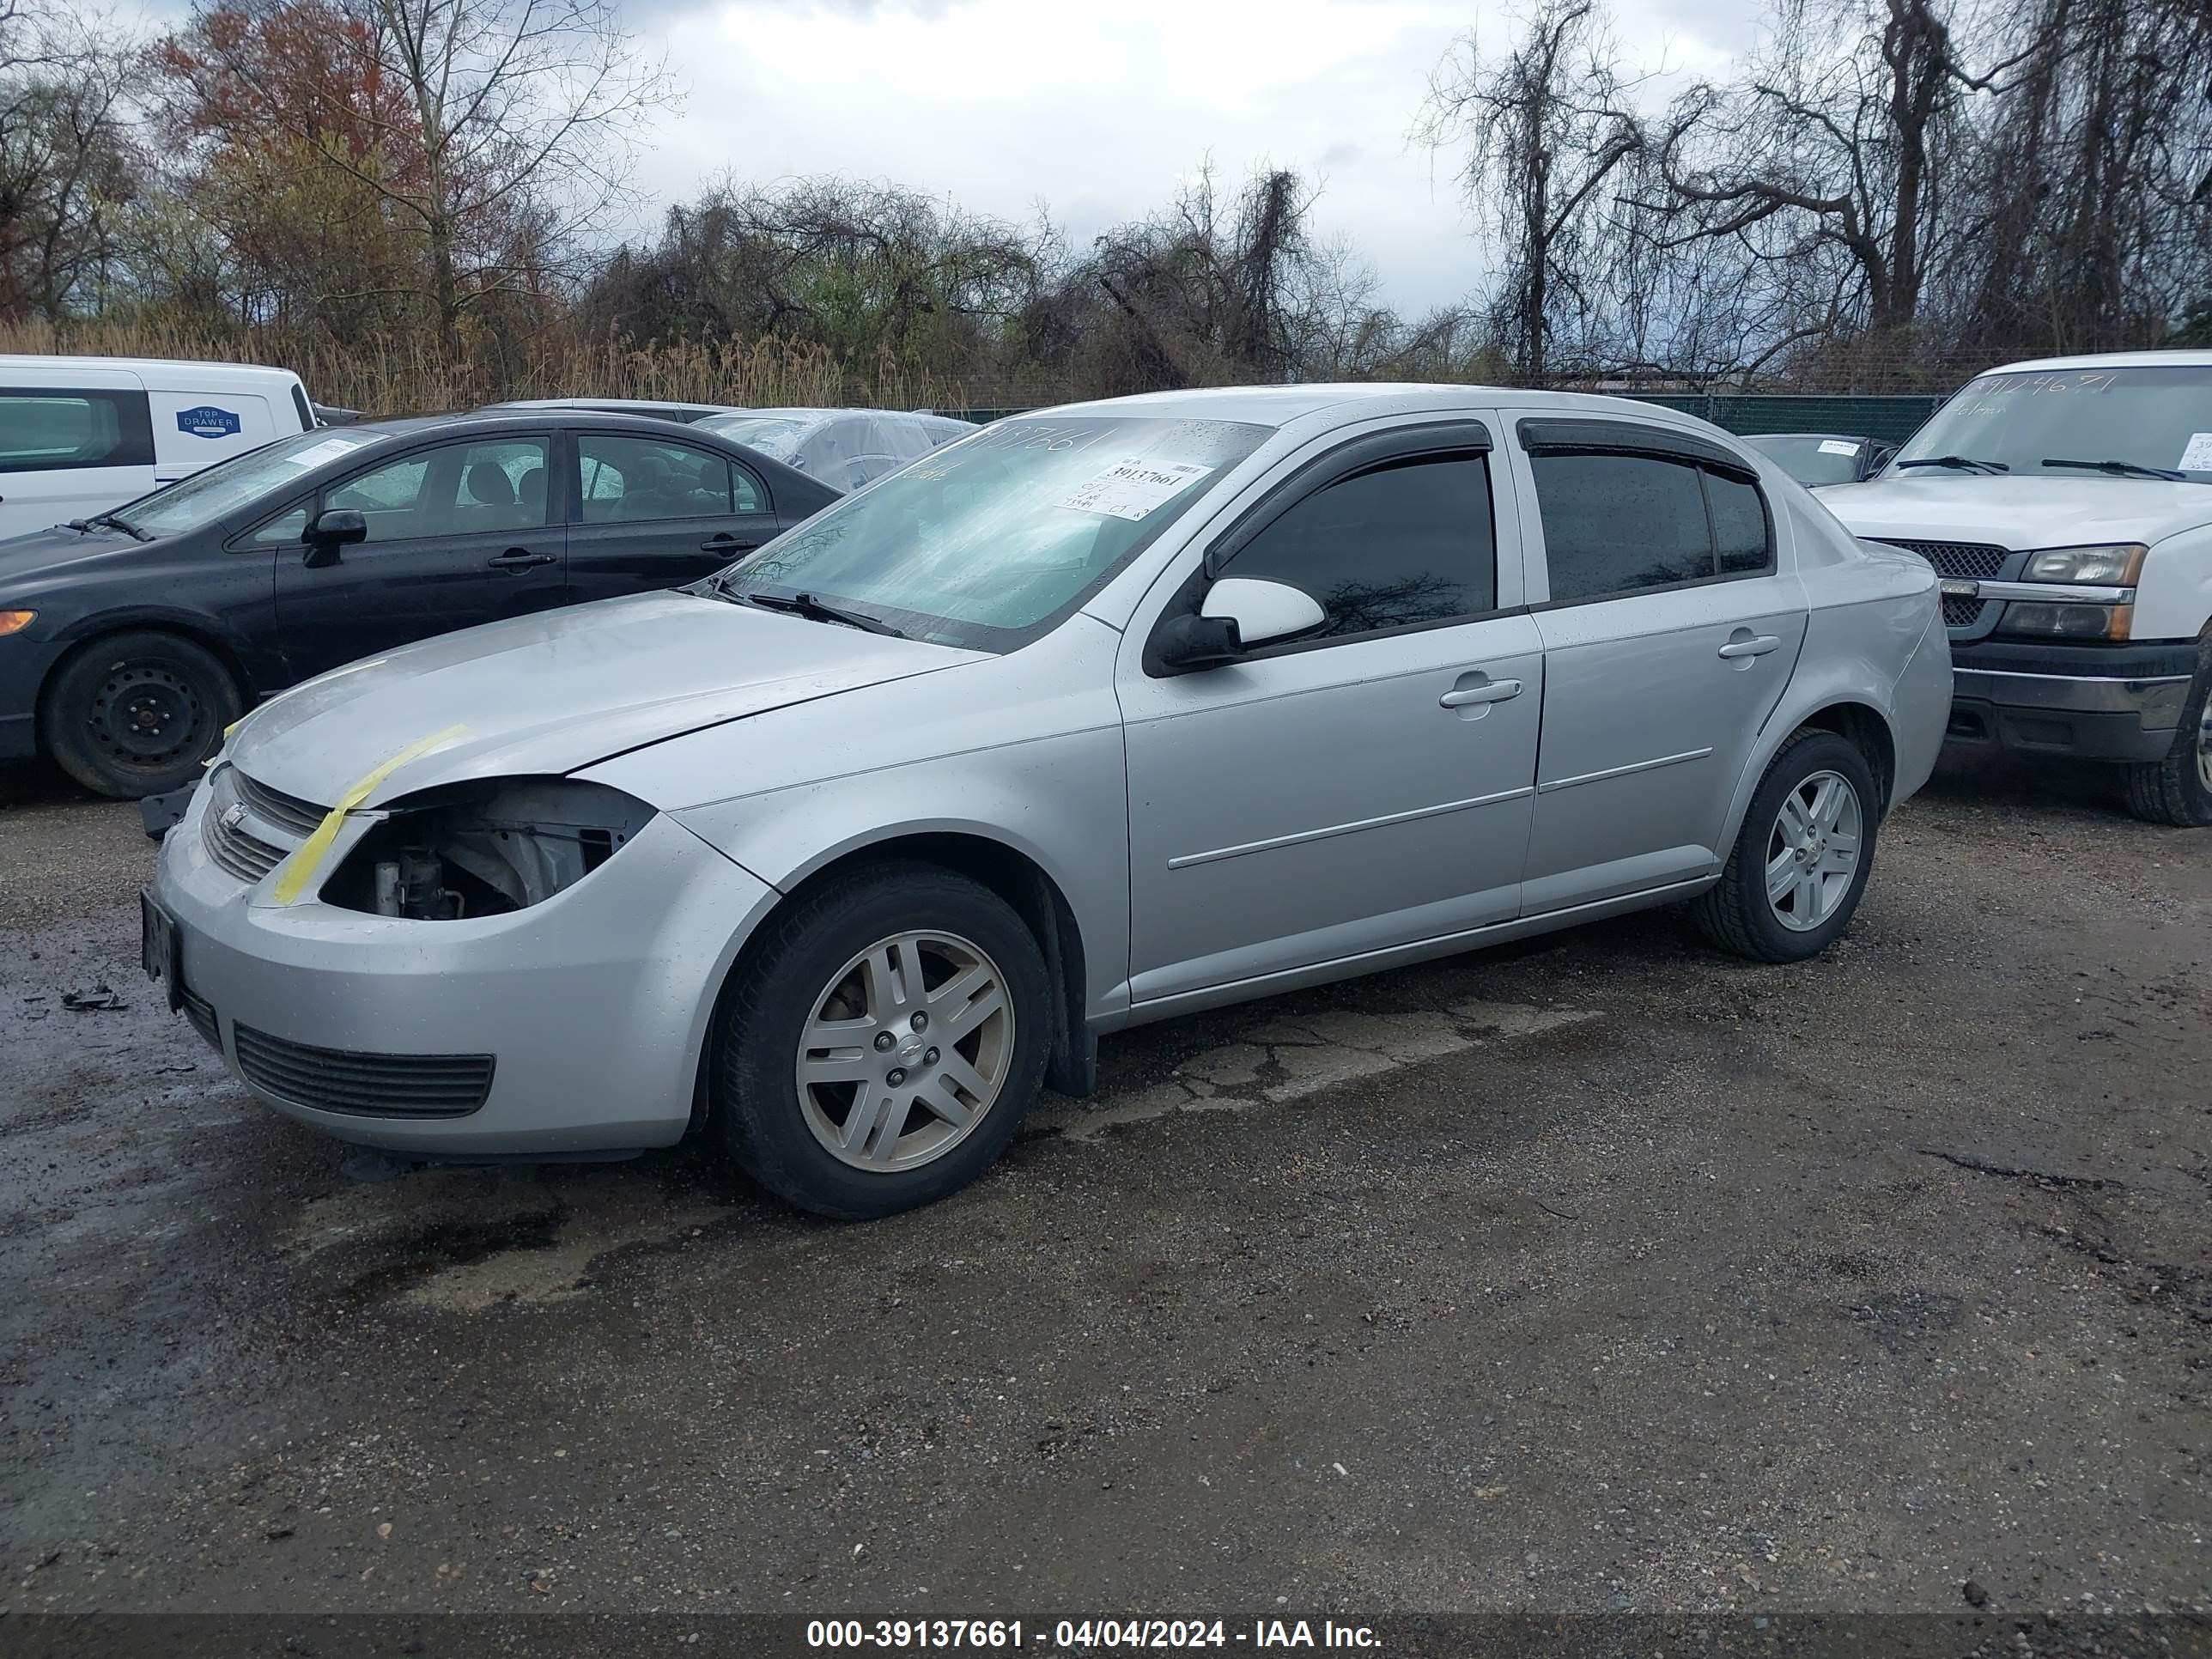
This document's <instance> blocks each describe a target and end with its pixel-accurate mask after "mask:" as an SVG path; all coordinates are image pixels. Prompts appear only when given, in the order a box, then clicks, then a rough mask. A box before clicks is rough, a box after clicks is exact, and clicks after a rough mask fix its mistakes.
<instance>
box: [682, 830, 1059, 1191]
mask: <svg viewBox="0 0 2212 1659" xmlns="http://www.w3.org/2000/svg"><path fill="white" fill-rule="evenodd" d="M1052 1010H1053V1000H1052V997H1051V994H1050V987H1049V981H1048V975H1047V972H1046V969H1045V963H1044V957H1043V953H1042V951H1040V950H1039V949H1038V947H1037V943H1036V938H1035V937H1034V935H1032V934H1031V933H1030V929H1029V927H1028V926H1027V924H1026V923H1024V921H1023V920H1022V918H1021V917H1020V916H1019V915H1017V914H1016V913H1015V912H1014V910H1013V909H1012V907H1011V906H1009V905H1008V904H1007V903H1006V901H1005V900H1004V899H1001V898H1000V897H999V896H998V895H996V894H995V893H994V892H992V891H991V890H989V889H987V888H986V887H983V886H981V884H978V883H975V882H973V881H970V880H969V879H968V878H966V877H964V876H962V875H959V874H957V873H956V872H952V871H951V870H947V869H944V868H941V867H939V866H934V865H927V864H920V863H915V862H910V861H904V860H900V861H895V862H894V861H886V862H884V863H880V864H874V865H870V866H865V867H862V868H860V869H859V870H856V871H854V872H850V873H849V874H846V875H843V876H835V875H833V876H832V877H830V878H828V879H827V880H826V881H825V882H824V883H823V885H821V886H819V887H817V888H816V889H814V890H812V891H811V892H802V893H801V894H800V895H799V896H798V897H797V898H795V899H794V900H793V901H792V902H790V903H789V904H788V905H787V907H786V908H785V909H784V910H783V911H781V912H780V913H779V914H778V915H775V916H774V917H772V918H770V920H769V922H768V924H767V925H766V927H764V928H763V933H762V935H761V936H760V939H758V941H757V943H756V945H754V947H753V948H751V949H749V950H748V951H747V952H746V954H745V956H744V958H743V959H742V960H741V961H740V962H739V963H738V969H737V971H736V973H735V975H733V977H732V983H731V987H730V990H729V994H727V995H726V997H725V999H724V1002H723V1007H722V1010H721V1012H720V1015H719V1016H718V1029H717V1030H716V1033H715V1042H716V1060H715V1066H714V1085H715V1087H714V1115H715V1117H716V1119H717V1120H718V1121H719V1123H720V1127H721V1132H722V1135H723V1139H724V1141H725V1144H726V1145H727V1146H728V1147H729V1149H730V1151H731V1152H732V1153H733V1154H734V1155H735V1157H736V1158H737V1159H738V1162H739V1163H741V1164H744V1167H745V1168H746V1169H747V1170H749V1171H750V1172H751V1173H752V1175H753V1176H755V1177H756V1178H757V1179H758V1180H759V1181H760V1182H761V1183H762V1184H763V1185H764V1186H766V1187H768V1188H770V1189H771V1190H773V1191H775V1192H776V1193H778V1194H781V1195H782V1196H783V1197H785V1198H787V1199H788V1200H791V1202H793V1204H796V1205H798V1206H799V1207H801V1208H802V1209H807V1210H812V1211H814V1212H817V1213H818V1214H822V1215H828V1216H835V1217H837V1218H841V1219H846V1220H862V1219H866V1218H872V1217H875V1216H882V1215H889V1214H891V1213H893V1212H896V1211H899V1210H903V1209H908V1208H910V1207H912V1206H915V1205H917V1204H927V1203H929V1202H931V1201H932V1200H935V1199H938V1198H941V1197H943V1196H944V1195H945V1194H947V1193H950V1192H952V1191H954V1190H955V1189H956V1188H960V1187H963V1186H964V1185H966V1184H967V1183H968V1182H969V1181H972V1180H973V1179H975V1176H977V1175H979V1174H981V1172H982V1170H984V1169H985V1168H986V1167H987V1166H988V1165H989V1164H990V1163H991V1162H992V1160H993V1159H994V1158H997V1157H998V1155H999V1153H1000V1152H1001V1151H1002V1150H1004V1148H1005V1147H1006V1143H1007V1142H1008V1141H1009V1140H1011V1139H1012V1138H1013V1133H1014V1131H1015V1129H1016V1128H1017V1127H1018V1126H1019V1124H1020V1121H1021V1118H1022V1115H1023V1114H1024V1112H1026V1111H1027V1110H1028V1109H1029V1106H1030V1102H1031V1100H1033V1099H1034V1098H1035V1097H1036V1091H1037V1089H1038V1087H1039V1085H1040V1084H1041V1082H1042V1077H1043V1073H1044V1065H1045V1060H1046V1055H1047V1049H1048V1046H1049V1038H1050V1032H1051V1030H1052V1025H1053V1018H1052Z"/></svg>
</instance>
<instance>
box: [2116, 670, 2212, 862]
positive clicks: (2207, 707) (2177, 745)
mask: <svg viewBox="0 0 2212 1659" xmlns="http://www.w3.org/2000/svg"><path fill="white" fill-rule="evenodd" d="M2125 779H2126V787H2127V793H2128V810H2129V811H2130V812H2133V813H2134V814H2135V815H2136V817H2139V818H2141V819H2142V820H2143V821H2144V822H2145V823H2170V824H2172V825H2174V826H2175V827H2176V828H2178V829H2202V828H2203V827H2204V826H2205V825H2207V824H2212V640H2206V641H2203V642H2202V643H2200V644H2199V645H2198V646H2197V673H2196V676H2195V678H2192V679H2191V681H2190V684H2189V696H2188V697H2187V698H2186V699H2185V701H2184V702H2183V703H2182V705H2181V723H2180V727H2179V730H2177V731H2176V732H2174V734H2173V747H2172V749H2170V750H2167V751H2166V757H2165V758H2164V759H2162V760H2154V761H2137V762H2135V763H2131V764H2130V765H2129V766H2128V767H2127V768H2126V769H2125Z"/></svg>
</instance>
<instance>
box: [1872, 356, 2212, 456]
mask: <svg viewBox="0 0 2212 1659" xmlns="http://www.w3.org/2000/svg"><path fill="white" fill-rule="evenodd" d="M1938 456H1960V457H1963V458H1965V459H1967V460H1972V461H1994V462H1996V463H1997V464H1998V465H2001V466H2002V467H2003V468H2004V469H2005V471H2007V472H2008V473H2010V474H2015V475H2016V474H2019V473H2022V472H2032V473H2041V474H2044V475H2045V476H2049V477H2069V478H2095V477H2098V476H2099V475H2098V474H2097V473H2096V472H2093V471H2086V470H2084V469H2082V468H2080V467H2066V466H2051V465H2048V463H2049V462H2051V461H2054V460H2059V461H2118V462H2122V463H2124V465H2126V466H2130V467H2137V468H2148V469H2151V470H2152V471H2157V472H2178V473H2179V474H2181V475H2182V477H2185V478H2186V479H2188V480H2190V481H2191V482H2193V483H2212V367H2204V368H2191V367H2187V366H2184V365H2181V364H2175V365H2172V366H2171V367H2168V366H2166V365H2163V364H2161V365H2160V366H2158V367H2155V368H2054V369H2023V370H2020V371H2017V372H2015V373H2013V374H1984V375H1983V376H1982V377H1981V378H1980V379H1979V380H1975V381H1973V382H1972V383H1971V384H1969V385H1968V386H1967V387H1966V390H1965V391H1963V392H1960V393H1959V395H1958V396H1957V397H1955V398H1952V399H1951V401H1950V402H1949V403H1948V404H1944V405H1943V407H1942V408H1941V409H1939V410H1936V413H1935V414H1934V415H1933V416H1930V417H1929V422H1928V424H1927V425H1926V426H1923V427H1922V428H1920V430H1919V431H1918V432H1917V433H1915V434H1914V435H1913V436H1912V440H1911V442H1909V443H1907V444H1906V445H1905V447H1904V449H1903V450H1902V451H1900V452H1899V454H1898V457H1897V459H1895V460H1893V461H1892V462H1891V463H1890V464H1889V467H1888V470H1887V471H1885V472H1884V473H1883V474H1882V476H1883V477H1886V478H1899V477H1905V478H1911V477H1929V476H1930V475H1931V474H1935V475H1936V476H1942V472H1943V471H1947V469H1937V468H1933V467H1908V466H1906V465H1905V463H1906V462H1908V461H1912V460H1929V459H1935V458H1936V457H1938ZM2122 476H2124V472H2122Z"/></svg>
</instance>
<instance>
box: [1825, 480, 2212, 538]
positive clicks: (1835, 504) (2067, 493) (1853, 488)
mask: <svg viewBox="0 0 2212 1659" xmlns="http://www.w3.org/2000/svg"><path fill="white" fill-rule="evenodd" d="M1820 505H1821V506H1823V507H1826V508H1827V509H1828V510H1829V511H1830V512H1831V513H1834V514H1835V515H1836V516H1837V517H1838V518H1839V519H1841V520H1843V521H1844V525H1845V526H1846V527H1847V528H1849V529H1850V532H1851V533H1852V534H1853V535H1855V536H1872V537H1877V538H1881V537H1894V538H1898V539H1899V540H1903V541H1938V542H1993V543H1996V544H1999V545H2001V546H2003V547H2008V548H2010V549H2012V550H2015V552H2017V551H2020V550H2023V549H2027V548H2031V547H2082V546H2087V545H2088V544H2092V543H2094V542H2155V541H2157V540H2159V539H2160V538H2162V537H2166V536H2171V535H2173V534H2175V533H2176V532H2179V531H2184V530H2191V529H2194V528H2195V527H2196V526H2198V525H2201V524H2204V523H2206V522H2208V521H2212V485H2206V484H2201V483H2164V482H2162V481H2160V480H2158V479H2154V478H2106V477H2098V476H2096V475H2094V474H2091V475H2088V476H2086V477H2080V478H2059V477H2049V476H2043V477H2019V478H2001V477H1987V476H1978V475H1970V474H1967V473H1963V472H1960V473H1951V474H1947V475H1946V476H1944V477H1940V478H1932V477H1901V478H1877V479H1875V481H1874V482H1873V483H1861V484H1838V485H1836V486H1834V487H1833V488H1832V489H1823V490H1822V491H1821V492H1820Z"/></svg>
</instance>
